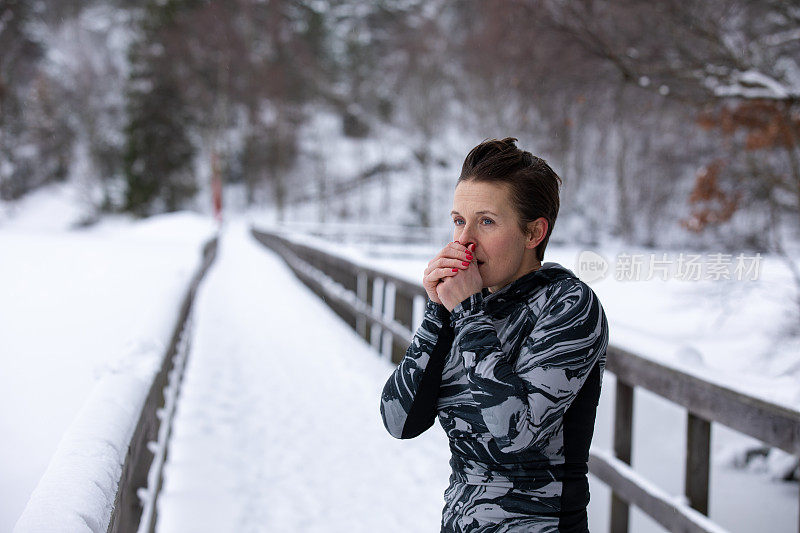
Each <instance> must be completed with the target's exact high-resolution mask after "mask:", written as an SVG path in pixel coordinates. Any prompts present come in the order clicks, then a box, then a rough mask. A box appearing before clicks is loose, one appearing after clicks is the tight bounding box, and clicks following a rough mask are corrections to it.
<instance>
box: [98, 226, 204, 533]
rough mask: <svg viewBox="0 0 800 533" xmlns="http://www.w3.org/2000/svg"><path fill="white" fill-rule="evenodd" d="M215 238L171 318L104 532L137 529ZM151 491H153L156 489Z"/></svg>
mask: <svg viewBox="0 0 800 533" xmlns="http://www.w3.org/2000/svg"><path fill="white" fill-rule="evenodd" d="M217 241H218V237H216V236H215V237H213V238H211V239H209V240H208V241H207V242H206V243H205V245H204V246H203V260H202V262H201V264H200V266H199V267H198V269H197V271H196V272H195V274H194V276H193V277H192V280H191V282H190V283H189V287H188V289H187V290H186V293H185V295H184V298H183V303H182V304H181V308H180V312H179V313H178V317H177V319H176V321H175V326H174V328H173V332H172V339H171V340H170V343H169V347H168V348H167V351H166V354H165V355H164V359H163V360H162V364H161V368H160V369H159V372H158V374H156V376H155V378H154V379H153V383H152V384H151V386H150V392H149V393H148V395H147V399H146V400H145V402H144V405H143V406H142V411H141V414H140V415H139V421H138V423H137V424H136V429H135V430H134V432H133V435H132V436H131V441H130V445H129V446H128V453H127V455H126V457H125V464H124V465H123V466H122V475H121V477H120V480H119V486H118V489H117V494H116V497H115V501H114V509H113V511H112V512H111V518H110V520H109V523H108V528H107V532H108V533H129V532H130V533H133V532H135V531H137V529H138V528H139V522H140V520H141V515H142V505H141V502H140V500H139V495H138V490H139V489H140V488H145V487H147V484H148V479H147V478H148V473H149V471H150V466H151V464H152V462H153V457H154V454H153V451H152V450H151V449H150V446H149V445H148V443H150V442H155V441H157V439H158V431H159V427H160V425H161V424H162V423H165V421H162V420H159V416H158V414H159V410H160V409H161V408H162V407H163V406H164V399H165V398H164V389H165V387H166V385H167V382H168V378H169V373H170V371H171V370H172V368H173V364H174V358H175V355H176V353H177V352H178V348H179V345H180V340H181V334H182V332H183V329H184V326H185V324H186V321H187V319H188V317H189V312H190V311H191V308H192V305H193V303H194V296H195V294H196V292H197V287H198V286H199V285H200V281H201V280H202V279H203V276H205V274H206V272H207V271H208V269H209V267H210V266H211V264H212V263H213V261H214V259H215V257H216V255H217ZM157 483H158V487H160V484H161V479H160V477H159V479H158V480H157ZM153 494H154V495H155V494H157V491H156V492H154V493H153ZM154 524H155V521H154V519H153V522H152V524H151V525H150V530H152V527H154Z"/></svg>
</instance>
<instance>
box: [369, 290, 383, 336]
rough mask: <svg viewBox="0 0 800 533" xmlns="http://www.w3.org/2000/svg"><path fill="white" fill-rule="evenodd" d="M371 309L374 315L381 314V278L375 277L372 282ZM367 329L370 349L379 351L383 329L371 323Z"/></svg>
mask: <svg viewBox="0 0 800 533" xmlns="http://www.w3.org/2000/svg"><path fill="white" fill-rule="evenodd" d="M372 308H373V309H374V310H375V312H376V313H378V314H383V278H378V277H376V278H375V279H374V280H372ZM369 329H370V343H371V344H372V347H373V348H375V349H376V350H380V349H381V333H382V332H383V328H382V327H380V326H379V325H378V324H375V323H373V324H372V326H371V327H370V328H369Z"/></svg>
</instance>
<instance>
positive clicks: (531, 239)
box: [525, 217, 547, 250]
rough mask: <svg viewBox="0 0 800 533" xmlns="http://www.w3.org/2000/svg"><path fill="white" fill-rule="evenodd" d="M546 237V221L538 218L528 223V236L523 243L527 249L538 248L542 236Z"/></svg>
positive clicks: (542, 238)
mask: <svg viewBox="0 0 800 533" xmlns="http://www.w3.org/2000/svg"><path fill="white" fill-rule="evenodd" d="M545 235H547V219H546V218H544V217H539V218H537V219H536V220H534V221H533V222H528V235H527V241H526V242H525V248H528V249H531V250H533V249H535V248H536V247H537V246H539V243H540V242H542V241H543V240H544V236H545Z"/></svg>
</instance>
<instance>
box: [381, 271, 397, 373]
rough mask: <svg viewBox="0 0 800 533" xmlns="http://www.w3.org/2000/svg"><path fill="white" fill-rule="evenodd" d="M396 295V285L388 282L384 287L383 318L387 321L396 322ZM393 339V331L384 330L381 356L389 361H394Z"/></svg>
mask: <svg viewBox="0 0 800 533" xmlns="http://www.w3.org/2000/svg"><path fill="white" fill-rule="evenodd" d="M396 295H397V289H396V288H395V285H394V283H392V282H391V281H386V282H385V284H384V286H383V318H385V319H386V320H387V321H390V320H394V316H395V315H394V312H395V300H396V298H395V296H396ZM393 338H394V337H393V336H392V332H391V331H389V330H388V329H384V330H383V336H382V339H383V341H382V343H381V354H382V355H383V356H384V357H385V358H387V359H389V360H391V359H392V344H393V342H392V341H393Z"/></svg>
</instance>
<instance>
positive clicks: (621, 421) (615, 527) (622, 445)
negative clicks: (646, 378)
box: [609, 378, 633, 533]
mask: <svg viewBox="0 0 800 533" xmlns="http://www.w3.org/2000/svg"><path fill="white" fill-rule="evenodd" d="M615 404H616V405H615V407H614V455H615V456H616V457H617V459H619V460H620V461H623V462H625V463H626V464H628V465H630V464H631V443H632V436H633V387H632V386H630V385H628V384H627V383H624V382H623V381H621V380H620V379H619V378H618V379H617V390H616V401H615ZM628 511H629V510H628V504H627V502H625V500H623V499H622V498H620V497H619V496H618V495H617V494H616V493H615V492H613V491H612V492H611V524H610V527H609V531H611V533H628V517H629V512H628Z"/></svg>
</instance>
